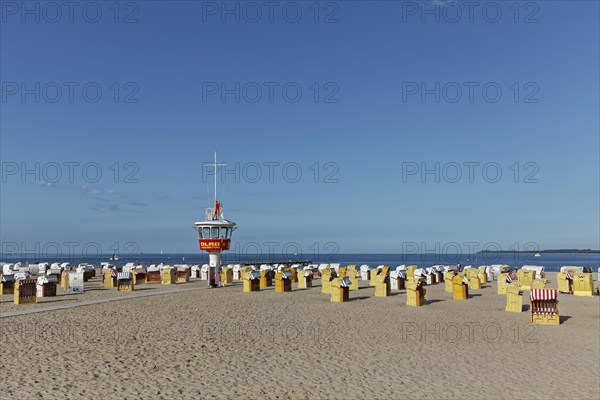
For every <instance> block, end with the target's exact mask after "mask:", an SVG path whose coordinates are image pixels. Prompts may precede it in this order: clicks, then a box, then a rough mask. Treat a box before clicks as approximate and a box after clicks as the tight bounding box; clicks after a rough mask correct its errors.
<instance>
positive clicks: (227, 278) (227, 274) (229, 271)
mask: <svg viewBox="0 0 600 400" xmlns="http://www.w3.org/2000/svg"><path fill="white" fill-rule="evenodd" d="M219 279H220V280H221V284H223V285H231V284H232V283H233V268H230V267H222V268H221V273H220V274H219Z"/></svg>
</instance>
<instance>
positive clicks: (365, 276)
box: [360, 264, 371, 281]
mask: <svg viewBox="0 0 600 400" xmlns="http://www.w3.org/2000/svg"><path fill="white" fill-rule="evenodd" d="M360 280H362V281H370V280H371V268H370V267H369V266H368V265H366V264H363V265H361V266H360Z"/></svg>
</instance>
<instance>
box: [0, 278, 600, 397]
mask: <svg viewBox="0 0 600 400" xmlns="http://www.w3.org/2000/svg"><path fill="white" fill-rule="evenodd" d="M547 275H548V276H547V277H548V278H549V279H550V280H551V281H553V280H554V274H547ZM367 284H368V283H367V282H361V289H360V290H358V291H357V292H351V293H350V297H351V301H349V302H347V303H343V304H337V303H330V302H329V297H328V296H327V295H323V294H321V293H320V287H319V286H320V281H319V280H316V281H315V287H313V288H311V289H306V290H294V291H293V292H291V293H283V294H276V293H275V292H274V290H273V288H268V289H265V290H262V291H261V292H258V293H242V288H241V284H240V283H236V284H234V285H233V286H230V287H225V288H222V289H217V290H212V289H208V288H206V286H205V285H206V282H201V281H195V282H190V283H187V284H179V285H176V287H175V288H173V287H168V286H161V285H159V284H148V285H146V287H145V288H144V286H139V287H138V289H143V288H144V289H145V290H147V293H151V292H152V293H159V292H164V294H161V295H154V296H151V297H139V298H129V299H127V300H123V301H113V302H108V303H103V304H95V305H87V306H81V307H73V308H68V309H62V310H54V311H46V312H42V313H37V314H31V315H22V316H15V317H4V318H2V319H0V324H1V327H2V330H1V333H0V335H1V336H0V340H1V343H2V347H1V349H0V357H1V360H2V362H1V363H0V393H2V396H1V398H2V399H3V400H5V399H17V398H19V399H38V398H39V399H67V398H68V399H80V398H103V399H113V398H115V399H198V398H208V399H212V398H242V399H388V398H389V399H397V398H407V399H424V398H427V399H455V398H456V399H530V398H531V399H549V398H550V399H555V398H568V399H570V400H574V399H597V398H600V373H599V372H600V339H599V338H600V335H599V333H600V332H599V331H600V304H599V297H598V296H594V297H575V296H570V295H560V296H559V300H560V305H559V307H560V313H561V316H562V323H561V325H560V326H539V325H531V324H530V323H529V313H528V312H523V313H520V314H519V313H507V312H505V311H504V307H505V302H506V298H505V296H501V295H498V294H496V282H494V283H492V284H486V285H484V287H483V288H482V290H480V291H476V292H471V293H472V294H473V295H474V296H473V297H472V298H470V299H469V300H467V301H454V300H452V296H451V293H445V292H444V285H443V284H437V285H433V286H428V287H427V298H428V301H429V303H428V304H427V305H426V306H424V307H420V308H413V307H408V306H406V304H405V303H406V295H405V292H404V291H403V290H402V291H392V296H390V297H387V298H377V297H374V292H375V289H374V288H371V287H368V286H367ZM86 285H87V284H86ZM553 286H554V287H555V284H553V283H550V284H549V287H553ZM87 287H88V286H86V288H87ZM89 287H90V288H93V287H95V288H97V290H90V291H87V292H86V293H84V294H82V295H64V296H58V297H57V298H56V299H55V300H54V301H44V303H43V304H37V305H23V306H14V305H11V304H10V303H9V300H10V299H11V296H3V298H2V303H1V305H0V313H2V314H3V313H6V312H10V311H14V310H15V309H16V310H25V309H31V308H33V309H39V308H43V307H47V308H48V307H52V306H53V305H54V306H55V305H56V304H58V303H59V302H62V303H63V304H65V303H69V304H75V303H81V302H85V301H88V300H93V299H102V298H105V299H107V298H114V297H119V296H121V297H123V298H128V297H131V295H132V294H131V293H123V292H117V291H116V289H102V288H101V282H100V278H94V280H93V281H92V282H90V285H89ZM174 289H176V290H178V291H177V292H174V293H167V292H169V291H172V290H174ZM180 289H181V290H183V289H193V290H186V291H181V290H180ZM294 289H296V285H294ZM140 293H142V290H139V291H138V290H137V289H136V292H134V293H133V294H140ZM527 293H528V292H526V295H525V296H524V298H523V302H524V304H525V307H526V308H527V307H528V304H529V299H528V296H527ZM59 294H61V292H59ZM71 298H74V299H71ZM53 303H54V304H53Z"/></svg>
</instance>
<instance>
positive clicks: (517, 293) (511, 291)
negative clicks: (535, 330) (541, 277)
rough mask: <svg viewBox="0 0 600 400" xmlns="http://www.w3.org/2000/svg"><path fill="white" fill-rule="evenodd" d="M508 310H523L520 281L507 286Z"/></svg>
mask: <svg viewBox="0 0 600 400" xmlns="http://www.w3.org/2000/svg"><path fill="white" fill-rule="evenodd" d="M506 311H508V312H523V293H522V292H521V288H520V287H519V284H518V283H511V284H509V285H507V287H506Z"/></svg>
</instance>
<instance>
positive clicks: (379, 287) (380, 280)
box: [375, 266, 391, 297]
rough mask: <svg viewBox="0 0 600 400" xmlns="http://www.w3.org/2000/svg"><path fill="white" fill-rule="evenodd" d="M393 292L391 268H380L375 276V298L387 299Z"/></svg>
mask: <svg viewBox="0 0 600 400" xmlns="http://www.w3.org/2000/svg"><path fill="white" fill-rule="evenodd" d="M390 292H391V283H390V273H389V268H388V267H386V266H383V267H381V268H378V270H377V275H375V297H387V296H389V295H390Z"/></svg>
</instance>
